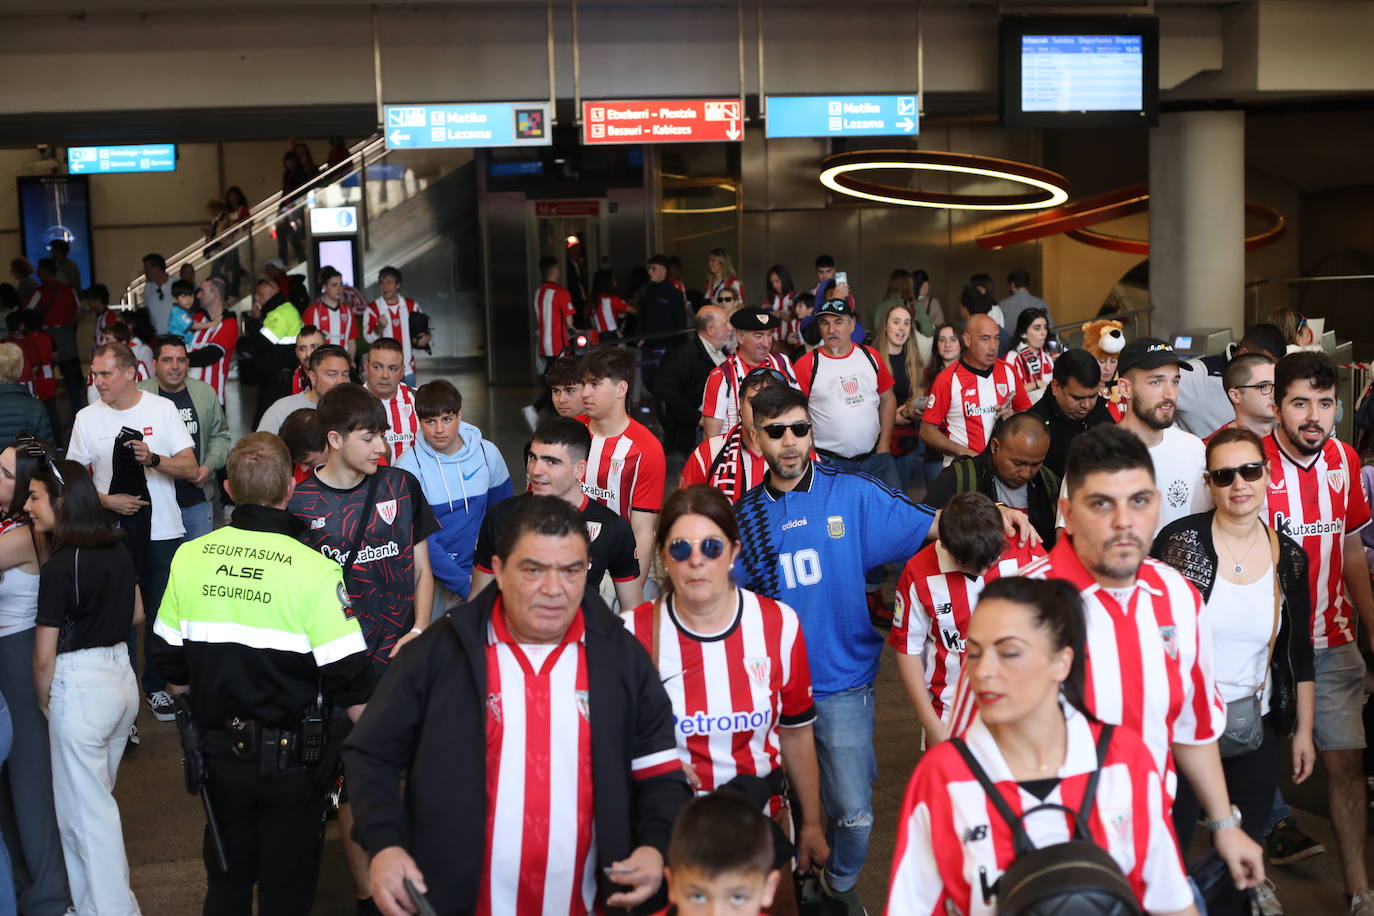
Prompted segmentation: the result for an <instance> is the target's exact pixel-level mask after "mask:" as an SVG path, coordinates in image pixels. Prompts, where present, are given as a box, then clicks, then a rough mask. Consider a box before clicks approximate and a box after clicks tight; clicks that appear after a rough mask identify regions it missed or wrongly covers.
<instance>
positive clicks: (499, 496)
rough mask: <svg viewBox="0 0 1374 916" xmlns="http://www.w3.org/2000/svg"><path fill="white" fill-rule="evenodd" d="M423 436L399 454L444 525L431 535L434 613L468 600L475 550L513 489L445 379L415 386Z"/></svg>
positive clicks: (398, 462) (498, 456) (491, 448)
mask: <svg viewBox="0 0 1374 916" xmlns="http://www.w3.org/2000/svg"><path fill="white" fill-rule="evenodd" d="M415 414H416V416H418V417H419V418H420V433H421V437H420V440H419V441H418V442H416V443H415V447H414V448H411V449H409V450H407V451H406V452H405V453H404V454H402V455H401V457H399V458H397V459H396V465H395V466H396V467H397V468H400V469H402V470H406V471H409V472H410V473H412V474H414V475H415V476H416V477H418V478H420V483H421V485H422V486H423V487H424V493H425V499H426V501H427V502H428V504H429V508H430V511H432V512H433V513H434V516H435V518H437V519H438V521H439V526H440V527H439V530H438V531H437V532H435V533H434V534H433V535H432V536H431V537H430V539H429V545H430V550H429V558H430V565H431V567H432V568H433V570H434V580H435V581H434V616H435V617H438V616H440V615H441V614H442V613H443V612H444V611H445V610H447V609H448V608H450V607H452V606H453V605H454V604H457V603H459V602H462V601H464V600H466V596H467V593H468V587H469V585H470V584H471V582H472V554H473V549H474V548H475V547H476V546H477V533H478V531H479V529H480V528H481V525H482V518H483V516H485V515H486V512H487V508H488V507H490V506H493V505H495V504H496V503H498V502H500V501H501V500H503V499H506V498H507V497H508V496H510V495H511V480H510V472H509V471H508V470H507V469H506V462H505V460H504V459H502V457H501V452H500V450H499V449H497V447H496V446H495V445H494V444H493V443H491V442H488V441H487V440H485V439H483V438H482V431H481V430H479V429H478V428H477V427H476V426H473V425H472V424H471V423H464V422H463V396H462V395H461V394H459V393H458V389H457V388H454V387H453V385H451V384H450V383H448V382H446V381H443V380H440V381H436V382H429V383H428V384H426V385H421V386H420V387H419V388H417V389H416V390H415Z"/></svg>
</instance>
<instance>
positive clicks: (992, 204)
mask: <svg viewBox="0 0 1374 916" xmlns="http://www.w3.org/2000/svg"><path fill="white" fill-rule="evenodd" d="M821 166H822V168H821V175H820V179H821V184H823V185H825V186H826V187H827V188H829V189H830V190H832V191H834V192H836V193H837V194H847V195H849V196H850V197H858V198H862V199H864V200H872V201H877V202H878V203H885V204H897V205H898V206H902V207H931V208H934V209H938V210H1039V209H1043V208H1045V207H1057V206H1058V205H1060V204H1062V203H1064V201H1066V200H1068V199H1069V182H1068V179H1067V178H1065V177H1064V176H1063V175H1060V174H1059V173H1057V172H1051V171H1050V170H1049V169H1042V168H1040V167H1039V166H1034V165H1028V164H1026V163H1024V162H1013V161H1011V160H1009V159H994V158H993V157H991V156H975V155H973V154H972V153H946V152H935V151H927V150H859V151H856V152H851V153H837V154H835V155H833V156H830V157H828V158H827V159H826V160H825V161H824V162H823V163H821ZM873 169H909V170H911V171H917V172H942V173H946V174H948V173H954V174H959V175H971V176H973V177H975V178H992V179H996V180H998V181H1010V182H1013V183H1015V184H1020V185H1025V186H1028V187H1030V188H1033V189H1035V190H1034V192H1033V193H1030V194H950V193H945V192H941V191H922V190H916V189H912V188H903V187H900V186H898V185H889V184H882V183H880V182H876V181H865V180H864V179H862V178H857V177H855V176H854V174H853V173H855V172H866V171H871V170H873Z"/></svg>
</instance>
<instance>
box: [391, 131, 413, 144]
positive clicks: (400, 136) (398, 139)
mask: <svg viewBox="0 0 1374 916" xmlns="http://www.w3.org/2000/svg"><path fill="white" fill-rule="evenodd" d="M409 140H410V134H407V133H402V132H401V131H399V130H393V131H392V132H391V142H392V143H394V144H397V145H400V144H402V143H405V142H407V141H409Z"/></svg>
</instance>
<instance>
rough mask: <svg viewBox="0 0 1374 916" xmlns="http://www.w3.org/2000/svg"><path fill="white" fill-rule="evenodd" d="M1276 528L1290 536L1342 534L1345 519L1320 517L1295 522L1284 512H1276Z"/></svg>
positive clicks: (1294, 537) (1296, 537) (1297, 537)
mask: <svg viewBox="0 0 1374 916" xmlns="http://www.w3.org/2000/svg"><path fill="white" fill-rule="evenodd" d="M1274 530H1276V531H1278V533H1279V534H1286V535H1288V536H1289V537H1290V538H1293V539H1294V540H1297V539H1299V538H1305V537H1312V536H1314V535H1322V534H1340V533H1341V532H1343V531H1345V519H1343V518H1340V519H1319V520H1317V521H1315V522H1295V521H1293V520H1292V519H1291V518H1289V517H1288V516H1286V515H1284V514H1283V513H1282V512H1275V513H1274Z"/></svg>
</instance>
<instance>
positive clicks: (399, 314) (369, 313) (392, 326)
mask: <svg viewBox="0 0 1374 916" xmlns="http://www.w3.org/2000/svg"><path fill="white" fill-rule="evenodd" d="M377 290H378V291H379V292H380V293H381V296H379V297H378V298H377V299H376V300H375V301H374V302H372V303H370V304H369V305H368V307H367V310H366V311H365V312H364V313H363V337H364V338H366V340H367V342H368V343H376V342H377V340H378V339H379V338H382V337H391V338H395V339H396V340H399V341H400V342H401V347H402V354H401V355H402V357H403V359H404V369H405V377H404V378H403V379H402V381H404V382H405V383H406V384H407V385H409V386H410V387H411V388H414V387H415V350H414V347H416V346H418V347H424V346H426V345H428V343H429V337H430V335H429V334H421V335H419V339H418V340H416V341H415V342H414V344H413V345H412V343H411V339H410V316H411V315H413V314H415V313H416V312H423V311H424V310H423V309H421V308H420V306H419V304H418V303H417V302H416V301H415V300H414V299H410V298H407V297H405V296H402V295H401V272H400V270H398V269H397V268H395V267H383V268H382V269H381V270H380V271H378V272H377Z"/></svg>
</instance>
